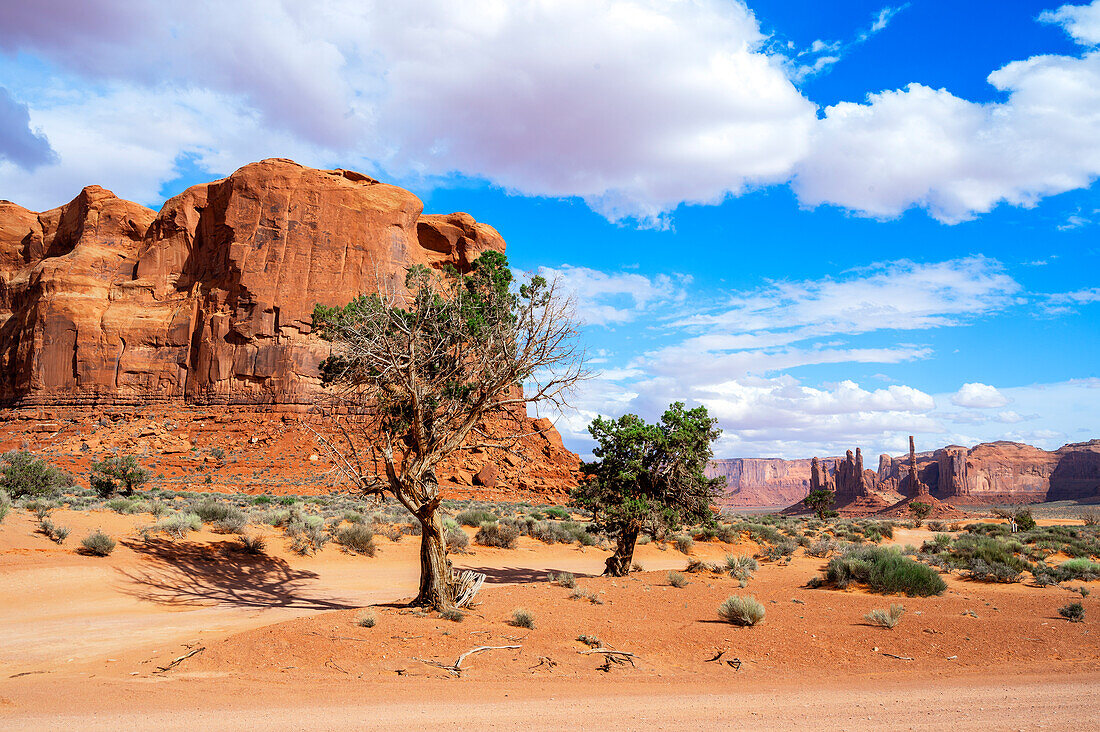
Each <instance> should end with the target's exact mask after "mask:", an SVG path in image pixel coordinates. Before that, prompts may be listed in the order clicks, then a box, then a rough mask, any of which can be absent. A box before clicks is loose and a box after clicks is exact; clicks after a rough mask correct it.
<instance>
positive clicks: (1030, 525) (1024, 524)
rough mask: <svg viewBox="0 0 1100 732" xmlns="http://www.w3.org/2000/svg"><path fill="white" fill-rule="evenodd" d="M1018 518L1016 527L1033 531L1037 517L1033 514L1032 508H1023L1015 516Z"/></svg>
mask: <svg viewBox="0 0 1100 732" xmlns="http://www.w3.org/2000/svg"><path fill="white" fill-rule="evenodd" d="M1013 518H1015V519H1016V528H1018V529H1019V530H1020V531H1031V530H1032V529H1034V528H1035V526H1036V524H1035V517H1034V516H1032V515H1031V509H1030V508H1022V509H1020V510H1019V511H1017V512H1016V515H1015V516H1014V517H1013Z"/></svg>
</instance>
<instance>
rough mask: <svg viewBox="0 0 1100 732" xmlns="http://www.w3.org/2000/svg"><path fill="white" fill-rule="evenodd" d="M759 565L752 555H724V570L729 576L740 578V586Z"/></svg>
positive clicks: (744, 583)
mask: <svg viewBox="0 0 1100 732" xmlns="http://www.w3.org/2000/svg"><path fill="white" fill-rule="evenodd" d="M759 567H760V565H759V564H758V563H757V561H756V560H755V559H753V558H752V557H749V556H738V557H735V556H734V555H732V554H727V555H726V570H727V571H728V572H729V574H730V577H733V578H734V579H736V580H740V582H741V586H742V587H744V586H745V585H746V584H748V582H749V580H751V579H752V575H753V572H755V571H756V570H757V569H758V568H759Z"/></svg>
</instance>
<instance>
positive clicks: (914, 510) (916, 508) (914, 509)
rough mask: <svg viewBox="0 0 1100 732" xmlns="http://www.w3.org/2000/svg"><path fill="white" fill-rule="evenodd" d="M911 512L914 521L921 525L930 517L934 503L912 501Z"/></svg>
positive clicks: (910, 503) (910, 504)
mask: <svg viewBox="0 0 1100 732" xmlns="http://www.w3.org/2000/svg"><path fill="white" fill-rule="evenodd" d="M909 513H910V514H912V515H913V523H914V524H916V525H917V526H920V525H921V523H922V522H923V521H924V520H925V519H926V518H928V515H929V514H930V513H932V504H930V503H924V502H923V501H910V502H909Z"/></svg>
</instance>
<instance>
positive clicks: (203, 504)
mask: <svg viewBox="0 0 1100 732" xmlns="http://www.w3.org/2000/svg"><path fill="white" fill-rule="evenodd" d="M230 509H231V507H230V506H229V505H228V504H225V503H220V502H218V501H215V500H214V499H213V498H204V499H203V500H201V501H199V502H198V503H197V504H195V506H194V507H193V508H192V510H193V511H194V512H195V514H196V515H197V516H198V517H199V518H200V519H202V522H203V523H204V524H206V523H211V522H214V521H220V520H221V519H223V518H227V517H228V516H229V513H230Z"/></svg>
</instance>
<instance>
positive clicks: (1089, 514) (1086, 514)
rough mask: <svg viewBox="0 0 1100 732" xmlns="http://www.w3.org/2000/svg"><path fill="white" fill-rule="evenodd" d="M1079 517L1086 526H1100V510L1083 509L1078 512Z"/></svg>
mask: <svg viewBox="0 0 1100 732" xmlns="http://www.w3.org/2000/svg"><path fill="white" fill-rule="evenodd" d="M1077 518H1079V519H1081V521H1083V522H1084V524H1085V526H1100V510H1096V509H1090V510H1088V511H1081V512H1080V513H1078V514H1077Z"/></svg>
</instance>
